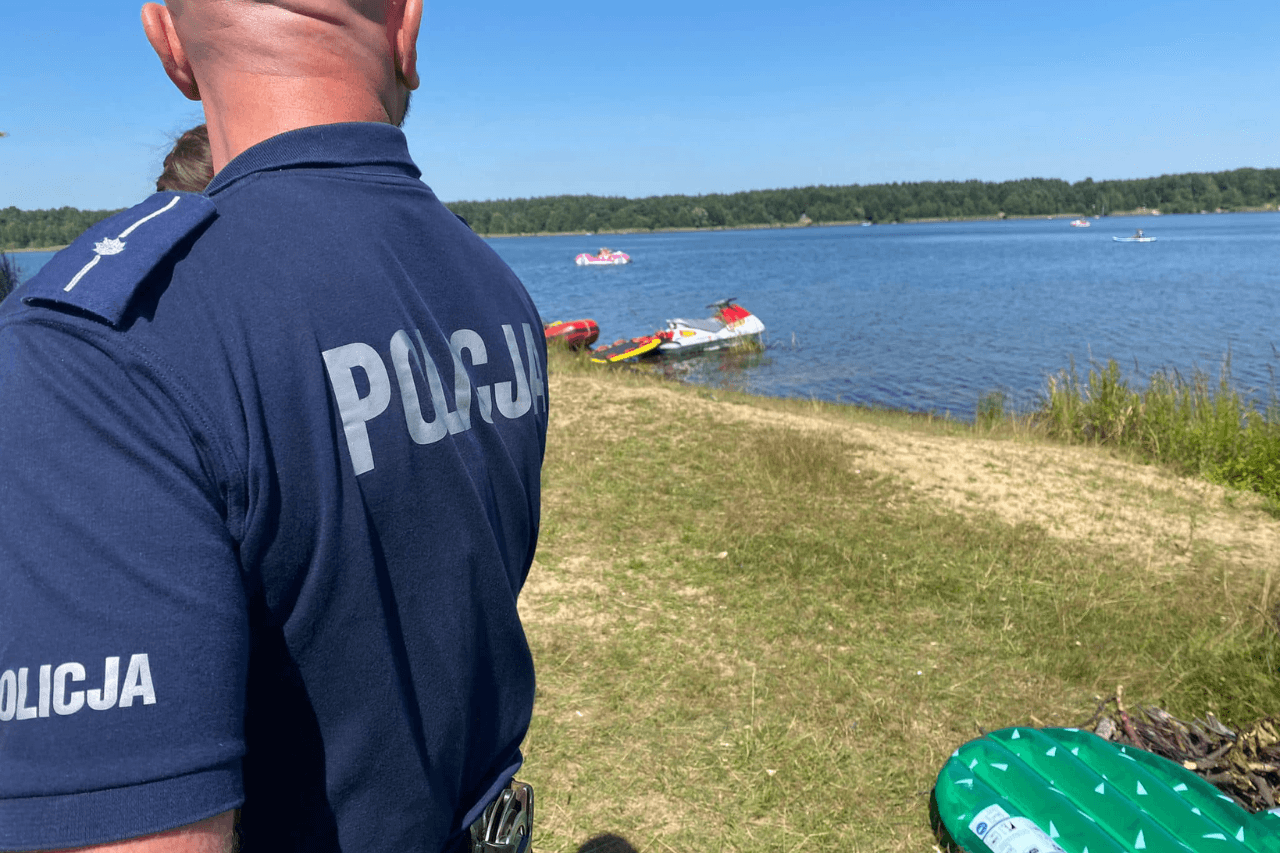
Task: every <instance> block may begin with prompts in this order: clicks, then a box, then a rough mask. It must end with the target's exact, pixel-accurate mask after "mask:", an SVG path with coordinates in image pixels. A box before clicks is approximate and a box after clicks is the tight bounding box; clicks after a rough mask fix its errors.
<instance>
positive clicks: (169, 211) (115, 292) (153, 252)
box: [20, 192, 217, 326]
mask: <svg viewBox="0 0 1280 853" xmlns="http://www.w3.org/2000/svg"><path fill="white" fill-rule="evenodd" d="M216 217H217V208H216V207H215V206H214V203H213V202H212V201H211V200H210V199H208V198H206V197H205V196H202V195H196V194H194V193H175V192H166V193H156V194H155V195H153V196H151V197H150V198H148V199H147V200H146V201H144V202H142V203H141V204H139V205H136V206H134V207H131V208H129V209H128V210H125V211H122V212H120V213H117V214H115V215H114V216H111V217H109V218H107V219H104V220H102V221H101V222H99V223H97V224H96V225H93V226H91V227H90V228H89V229H88V230H86V231H85V232H84V233H83V234H81V235H80V237H79V238H78V239H77V240H76V241H75V242H74V243H72V244H71V245H70V246H68V247H67V248H65V249H63V250H62V251H61V252H59V253H58V254H56V255H54V256H53V258H52V259H50V261H49V262H48V263H47V264H45V266H44V267H43V268H42V269H41V270H40V272H39V273H38V274H37V275H36V276H35V277H34V278H32V279H31V281H29V282H27V283H26V284H24V285H23V287H22V291H21V294H20V296H21V299H22V302H23V303H25V304H26V305H31V306H37V307H48V308H53V309H55V310H62V311H70V312H72V313H75V314H80V315H88V316H90V317H92V318H94V319H96V320H98V321H100V322H103V323H107V324H108V325H112V326H114V325H118V324H119V323H120V321H121V320H122V319H123V318H124V316H125V313H126V309H127V308H128V306H129V303H130V301H131V300H132V299H133V296H134V294H135V293H136V292H137V290H138V289H139V287H140V286H141V285H142V283H143V282H144V281H146V280H147V278H148V277H149V276H150V275H151V273H152V272H153V271H155V270H156V269H157V268H158V267H160V266H161V265H162V264H163V263H165V262H166V261H167V260H169V259H170V258H171V257H172V256H173V255H174V253H175V251H176V250H177V249H178V248H179V247H181V246H184V245H186V244H188V243H189V242H190V241H191V240H193V239H195V238H196V237H198V236H199V234H200V233H201V232H202V231H203V230H204V229H205V227H207V226H208V224H209V223H210V222H212V221H213V220H214V219H215V218H216Z"/></svg>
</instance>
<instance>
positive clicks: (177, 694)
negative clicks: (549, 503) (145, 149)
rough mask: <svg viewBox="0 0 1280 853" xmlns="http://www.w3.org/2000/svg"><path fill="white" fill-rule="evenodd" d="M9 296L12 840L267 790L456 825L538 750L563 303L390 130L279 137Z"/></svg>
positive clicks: (1, 510)
mask: <svg viewBox="0 0 1280 853" xmlns="http://www.w3.org/2000/svg"><path fill="white" fill-rule="evenodd" d="M22 296H23V298H22V300H21V301H19V300H17V299H10V300H8V301H6V302H5V304H4V306H3V308H0V400H3V401H4V415H3V417H0V849H3V850H30V849H39V848H51V847H64V846H80V845H88V844H94V843H101V842H107V841H111V840H117V839H122V838H131V837H136V836H139V835H143V834H148V833H153V832H157V831H161V830H164V829H168V828H172V827H175V826H180V825H184V824H188V823H192V822H194V821H198V820H201V819H203V818H206V817H209V816H211V815H215V814H219V813H221V812H224V811H226V810H228V809H231V808H235V807H238V806H243V811H242V816H241V831H242V838H243V842H244V849H245V851H246V853H253V851H256V850H270V851H294V850H297V851H326V850H339V849H341V850H344V851H378V850H387V851H397V853H404V851H432V853H435V851H439V850H440V849H442V848H443V847H444V846H445V845H446V844H447V843H449V842H450V840H451V839H456V838H457V837H458V834H459V833H460V832H461V831H462V830H463V829H464V828H465V827H466V826H467V824H468V823H470V821H471V819H472V818H473V817H474V816H475V814H476V813H477V811H478V809H479V808H480V807H482V806H483V804H484V802H485V801H486V800H487V799H488V798H490V797H491V796H492V793H493V792H494V791H496V790H497V789H498V788H499V787H500V786H502V785H503V784H505V782H506V781H507V779H508V778H509V777H510V776H511V774H512V773H513V772H514V771H515V769H516V768H517V767H518V765H519V762H520V753H519V745H520V742H521V740H522V739H523V737H524V734H525V731H526V728H527V726H528V722H529V717H530V713H531V710H532V703H533V690H534V683H533V669H532V663H531V659H530V655H529V649H528V645H527V643H526V641H525V637H524V633H523V631H522V629H521V626H520V621H519V618H518V615H517V611H516V597H517V593H518V592H519V590H520V587H521V585H522V584H523V582H524V579H525V576H526V573H527V572H528V570H529V566H530V563H531V561H532V559H533V553H534V546H535V542H536V539H537V532H538V508H539V472H540V468H541V463H542V455H543V451H544V448H545V439H546V427H547V388H546V382H545V369H546V350H545V344H544V339H543V334H542V327H541V321H540V320H539V318H538V314H537V311H536V310H535V309H534V306H533V304H532V302H531V301H530V299H529V297H528V295H527V293H526V292H525V290H524V288H523V287H522V286H521V284H520V282H519V281H518V280H517V279H516V276H515V275H514V274H513V273H512V272H511V270H510V269H508V268H507V266H506V265H505V264H504V263H503V262H502V261H501V260H500V259H499V258H498V257H497V256H496V255H495V254H494V253H493V252H492V251H491V250H490V249H489V248H488V246H487V245H485V244H484V242H483V241H482V240H480V239H479V238H477V237H476V236H475V235H474V234H473V233H472V232H471V231H470V229H468V228H467V226H466V225H465V224H464V223H463V222H461V221H460V220H458V219H457V218H456V217H455V216H453V215H452V214H451V213H450V212H449V211H448V210H447V209H446V208H445V207H444V206H443V205H442V204H441V203H440V202H439V201H438V200H437V199H436V197H435V196H434V194H433V193H432V192H431V190H430V189H429V188H428V187H427V186H426V185H424V184H423V183H422V182H421V181H420V180H419V172H418V169H417V168H416V167H415V166H414V164H413V162H412V161H411V159H410V158H409V154H408V149H407V147H406V144H405V139H404V136H403V135H402V134H401V132H400V131H399V130H397V129H396V128H393V127H391V126H389V125H380V124H341V125H327V126H320V127H313V128H307V129H303V130H298V131H293V132H290V133H286V134H282V135H280V136H277V137H275V138H273V139H270V140H267V141H265V142H263V143H261V144H259V145H257V146H255V147H254V148H252V149H250V150H248V151H246V152H244V153H243V154H241V155H240V156H239V157H237V158H236V159H235V160H234V161H232V162H231V163H230V164H228V165H227V167H226V168H225V169H223V170H222V171H221V172H220V173H219V174H218V176H217V177H216V178H215V180H214V182H213V183H212V184H211V185H210V187H209V189H208V190H207V193H206V194H205V195H195V194H188V193H161V194H157V195H155V196H153V197H152V198H151V199H148V200H147V201H146V202H144V203H143V204H142V205H139V206H138V207H136V208H134V209H132V210H129V211H125V212H124V213H121V214H119V215H117V216H114V217H112V218H111V219H108V220H106V221H104V222H102V223H99V224H98V225H96V226H94V227H93V228H92V229H90V231H89V232H87V233H86V234H85V235H84V236H83V237H82V238H81V239H80V240H78V241H77V242H76V243H75V244H74V245H73V246H71V247H69V248H67V249H65V250H63V251H62V252H61V253H59V254H58V255H57V256H56V257H55V258H54V259H53V260H51V261H50V262H49V264H48V265H47V266H46V267H45V268H44V269H43V270H42V271H41V273H40V274H39V275H38V276H37V277H35V278H34V279H32V280H31V281H30V282H28V283H27V284H26V285H24V287H23V290H22Z"/></svg>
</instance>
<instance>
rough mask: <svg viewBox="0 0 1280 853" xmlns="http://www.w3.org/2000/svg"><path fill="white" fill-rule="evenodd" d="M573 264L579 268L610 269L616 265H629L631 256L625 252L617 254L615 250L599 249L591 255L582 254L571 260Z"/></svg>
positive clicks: (588, 253) (587, 253)
mask: <svg viewBox="0 0 1280 853" xmlns="http://www.w3.org/2000/svg"><path fill="white" fill-rule="evenodd" d="M573 262H574V263H575V264H577V265H578V266H580V267H612V266H617V265H618V264H629V263H631V256H630V255H628V254H627V253H626V252H619V251H617V250H615V249H603V248H602V249H601V250H600V251H598V252H596V253H594V254H592V253H591V252H583V253H582V254H581V255H578V256H577V257H576V258H574V259H573Z"/></svg>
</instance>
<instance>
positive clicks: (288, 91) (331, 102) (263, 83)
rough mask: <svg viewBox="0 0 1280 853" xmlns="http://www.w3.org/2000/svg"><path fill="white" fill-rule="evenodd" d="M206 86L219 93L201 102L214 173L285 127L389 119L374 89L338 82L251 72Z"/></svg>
mask: <svg viewBox="0 0 1280 853" xmlns="http://www.w3.org/2000/svg"><path fill="white" fill-rule="evenodd" d="M209 91H210V92H217V93H219V94H218V95H216V96H206V98H205V104H204V109H205V119H206V122H207V124H208V126H209V149H210V153H211V154H212V157H213V169H214V172H215V173H217V172H219V171H221V170H222V168H223V167H224V166H226V165H227V163H229V162H231V161H232V160H233V159H235V158H236V157H237V156H239V155H240V154H241V153H243V152H244V151H246V150H248V149H249V148H252V147H253V146H254V145H257V144H258V143H259V142H262V141H263V140H266V139H270V138H271V137H273V136H276V135H278V134H281V133H285V132H286V131H290V130H297V129H298V128H301V127H313V126H315V125H321V124H337V123H340V122H349V121H375V122H382V123H384V124H387V123H391V116H390V115H389V114H388V112H387V108H386V107H385V106H384V105H383V103H382V101H381V100H380V99H379V98H378V96H377V94H376V93H374V92H373V91H371V90H370V89H368V88H367V87H360V86H354V85H343V83H342V81H336V82H335V81H334V80H317V79H299V78H280V77H265V76H253V77H250V78H248V79H241V80H236V81H232V85H226V82H225V81H224V82H223V83H222V84H221V85H218V86H211V87H210V89H209ZM225 93H232V94H230V95H229V96H228V95H227V94H225Z"/></svg>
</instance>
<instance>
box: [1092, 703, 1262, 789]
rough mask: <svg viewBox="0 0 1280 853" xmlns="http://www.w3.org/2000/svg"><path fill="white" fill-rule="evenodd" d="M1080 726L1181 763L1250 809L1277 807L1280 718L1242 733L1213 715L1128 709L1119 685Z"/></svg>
mask: <svg viewBox="0 0 1280 853" xmlns="http://www.w3.org/2000/svg"><path fill="white" fill-rule="evenodd" d="M1080 728H1083V729H1086V730H1088V731H1091V732H1093V733H1094V734H1096V735H1098V737H1101V738H1103V739H1104V740H1109V741H1112V742H1114V743H1123V744H1127V745H1129V746H1136V747H1138V748H1139V749H1145V750H1147V751H1148V752H1154V753H1155V754H1156V755H1161V756H1164V757H1165V758H1168V759H1170V760H1171V761H1176V762H1178V763H1179V764H1181V765H1182V766H1183V767H1185V768H1187V769H1188V770H1191V771H1194V772H1195V773H1197V774H1198V775H1199V776H1201V777H1202V778H1204V779H1205V780H1206V781H1208V782H1211V783H1213V784H1214V785H1216V786H1217V787H1218V788H1219V789H1221V790H1222V792H1223V793H1225V794H1227V795H1228V796H1230V797H1232V798H1233V799H1235V800H1236V801H1237V802H1238V803H1240V805H1241V806H1243V807H1244V808H1246V809H1248V810H1249V811H1254V812H1256V811H1261V810H1263V809H1273V808H1275V807H1276V796H1277V789H1280V717H1265V718H1263V719H1261V720H1258V721H1257V722H1256V723H1254V724H1253V725H1251V726H1248V727H1246V728H1244V729H1242V730H1240V731H1238V732H1237V731H1233V730H1232V729H1230V728H1229V727H1227V726H1225V725H1223V723H1222V722H1221V721H1220V720H1218V719H1217V718H1216V717H1214V716H1213V714H1205V716H1204V719H1198V718H1197V719H1194V720H1190V721H1186V720H1179V719H1177V718H1176V717H1174V716H1173V715H1172V714H1169V713H1168V712H1166V711H1164V710H1162V709H1160V708H1154V707H1146V708H1132V707H1128V706H1126V704H1125V702H1124V691H1123V689H1121V688H1117V689H1116V695H1115V696H1113V697H1111V698H1110V699H1107V700H1104V701H1103V702H1102V703H1101V704H1100V705H1099V707H1098V711H1097V712H1096V713H1095V714H1094V715H1093V717H1092V718H1091V719H1090V720H1089V721H1088V722H1087V723H1085V724H1084V725H1082V726H1080Z"/></svg>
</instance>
